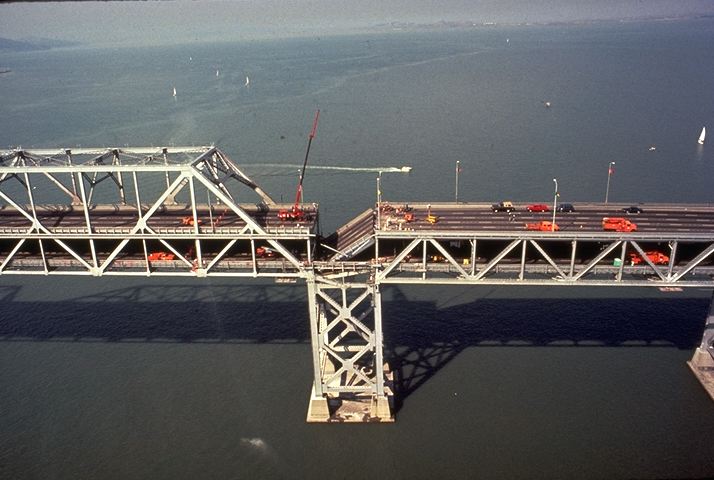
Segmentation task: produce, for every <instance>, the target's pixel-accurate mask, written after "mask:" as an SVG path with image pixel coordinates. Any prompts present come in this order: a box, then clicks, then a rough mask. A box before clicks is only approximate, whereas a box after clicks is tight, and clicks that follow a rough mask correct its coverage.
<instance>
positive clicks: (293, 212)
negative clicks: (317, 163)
mask: <svg viewBox="0 0 714 480" xmlns="http://www.w3.org/2000/svg"><path fill="white" fill-rule="evenodd" d="M319 118H320V109H318V110H317V111H316V112H315V120H314V121H313V122H312V130H310V135H308V140H307V151H306V152H305V160H304V161H303V162H302V170H301V171H300V179H299V180H298V186H297V192H295V203H294V204H293V206H292V208H290V210H286V209H283V210H280V211H279V212H278V219H280V220H281V221H287V220H293V221H300V220H304V219H305V212H304V211H303V209H302V208H300V201H301V200H302V180H303V178H305V168H307V158H308V157H309V156H310V145H312V139H313V138H315V134H316V133H317V120H318V119H319Z"/></svg>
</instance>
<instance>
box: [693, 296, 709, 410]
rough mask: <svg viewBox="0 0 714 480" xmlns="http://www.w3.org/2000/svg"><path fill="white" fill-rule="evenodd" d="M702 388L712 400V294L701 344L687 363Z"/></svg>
mask: <svg viewBox="0 0 714 480" xmlns="http://www.w3.org/2000/svg"><path fill="white" fill-rule="evenodd" d="M687 365H689V368H691V369H692V372H694V375H695V376H696V377H697V380H699V381H700V382H701V384H702V386H703V387H704V388H705V389H706V391H707V392H708V393H709V396H710V397H712V400H714V293H713V294H712V301H711V303H710V305H709V315H708V316H707V320H706V324H705V325H704V334H703V335H702V343H701V344H700V345H699V347H697V349H696V350H695V351H694V355H693V356H692V359H691V360H690V361H688V362H687Z"/></svg>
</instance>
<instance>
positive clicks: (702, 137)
mask: <svg viewBox="0 0 714 480" xmlns="http://www.w3.org/2000/svg"><path fill="white" fill-rule="evenodd" d="M706 136H707V128H706V127H702V133H700V134H699V140H697V141H698V142H699V145H704V138H705V137H706Z"/></svg>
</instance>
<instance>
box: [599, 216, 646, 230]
mask: <svg viewBox="0 0 714 480" xmlns="http://www.w3.org/2000/svg"><path fill="white" fill-rule="evenodd" d="M602 229H603V230H610V231H613V232H636V231H637V225H636V224H634V223H632V222H631V221H629V220H628V219H626V218H622V217H605V218H603V219H602Z"/></svg>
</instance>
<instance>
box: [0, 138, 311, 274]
mask: <svg viewBox="0 0 714 480" xmlns="http://www.w3.org/2000/svg"><path fill="white" fill-rule="evenodd" d="M107 180H108V182H107ZM245 187H248V188H249V189H250V190H252V192H250V194H251V195H257V197H258V199H259V204H258V209H259V210H260V208H265V209H269V207H270V206H275V202H274V201H273V200H272V198H270V196H269V195H267V194H266V193H265V192H264V191H263V190H262V189H261V188H260V187H259V186H258V185H257V184H256V183H255V182H253V180H251V179H250V178H249V177H248V176H247V175H246V174H245V173H244V172H242V171H241V170H240V169H239V168H238V166H236V165H235V164H234V163H233V162H232V161H231V160H230V159H228V157H227V156H226V155H225V154H223V153H222V152H220V151H219V150H218V149H216V148H215V147H198V148H195V147H186V148H162V149H150V148H132V149H117V148H113V149H78V150H70V149H67V150H61V151H54V150H53V151H48V150H39V151H38V150H35V151H27V150H14V151H12V152H4V153H2V154H0V207H1V208H2V210H5V211H6V212H8V213H11V214H13V215H14V218H13V219H12V220H11V221H12V222H14V223H13V225H12V228H7V227H4V228H3V230H2V233H0V240H3V241H4V242H5V243H6V249H7V254H6V255H4V256H3V257H0V274H11V273H23V274H26V273H30V274H33V273H34V274H38V273H39V274H54V273H60V274H72V275H80V274H90V275H95V276H100V275H106V274H112V275H193V276H208V275H231V276H258V275H261V276H276V277H286V276H287V277H290V276H293V277H300V276H304V273H303V271H304V269H303V261H304V260H299V259H298V258H297V257H296V256H295V255H294V254H293V252H292V251H291V250H290V249H289V248H288V247H286V246H285V245H284V244H283V243H282V242H283V241H285V240H288V241H291V242H293V243H296V242H297V243H302V244H304V245H305V247H304V251H305V252H306V256H307V262H308V263H309V262H310V261H311V260H312V258H311V256H312V251H313V248H314V237H315V235H314V232H312V231H311V229H310V228H307V227H299V226H295V227H279V228H271V229H269V228H267V227H264V226H262V225H260V224H258V223H257V222H256V220H255V219H254V218H253V217H252V216H251V215H250V214H249V213H248V212H247V211H246V210H245V205H243V204H239V203H237V199H238V198H239V197H242V196H244V195H245V193H246V192H247V191H248V189H246V188H245ZM199 195H200V196H199ZM204 195H205V198H206V199H207V202H206V203H203V204H202V203H201V202H199V200H198V198H203V196H204ZM67 197H69V199H70V200H71V203H72V206H67V205H66V204H59V205H58V202H61V201H62V199H63V198H67ZM96 199H99V201H100V202H102V203H101V205H96V204H93V201H94V200H96ZM179 200H180V201H181V203H182V205H183V207H182V208H183V210H179V211H182V212H184V214H185V215H186V217H184V218H189V219H190V220H189V221H187V222H186V223H185V224H184V225H181V226H178V227H177V226H171V225H168V226H167V225H165V224H162V223H161V222H160V220H161V218H160V217H161V215H162V214H165V213H166V212H167V211H168V210H170V209H172V208H178V203H179ZM214 202H215V203H216V205H214ZM261 206H264V207H261ZM108 211H109V212H113V213H115V214H117V215H119V214H121V220H120V221H118V222H119V223H120V224H119V225H106V224H100V221H99V217H100V216H101V215H103V214H106V213H107V212H108ZM214 213H215V217H214ZM70 214H73V215H75V223H74V224H73V225H72V226H71V227H60V226H57V225H56V224H54V222H55V221H57V218H58V217H59V216H65V215H70ZM206 214H207V215H208V216H209V217H210V225H208V226H201V224H202V223H204V222H205V223H208V222H207V220H208V218H206V219H201V218H199V215H200V216H203V217H205V216H206ZM315 214H316V212H315ZM228 217H232V220H233V222H234V224H235V225H237V226H233V227H226V226H223V225H220V222H221V220H225V219H226V218H228ZM8 218H10V217H8ZM117 218H119V217H117ZM175 218H177V219H178V218H179V217H175ZM80 219H81V220H80ZM207 242H210V243H211V244H212V251H211V252H210V253H208V252H207V249H206V248H205V247H206V244H207ZM257 242H260V244H263V245H269V248H270V249H272V251H273V252H274V257H275V258H272V259H271V260H269V261H268V260H265V259H261V258H257V257H256V253H255V252H256V243H257ZM99 243H101V244H102V249H101V251H102V252H104V253H100V249H99V248H98V244H99ZM238 244H240V245H243V246H242V249H243V251H244V252H245V254H246V255H248V257H247V258H244V259H243V260H242V261H234V260H229V259H228V253H229V252H231V251H232V250H233V249H236V248H238ZM150 245H158V246H159V248H160V249H162V250H165V251H166V255H165V257H166V258H170V260H164V259H160V260H155V259H151V258H150V256H151V251H150ZM179 245H180V246H179ZM154 248H156V247H154ZM52 249H54V250H57V251H59V252H60V254H59V255H54V256H53V255H50V254H49V253H48V252H49V250H52ZM27 251H30V252H31V253H29V254H28V253H27ZM129 251H131V252H132V253H133V256H130V255H128V253H127V252H129ZM137 252H140V254H139V255H138V256H137ZM248 252H249V253H248Z"/></svg>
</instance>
